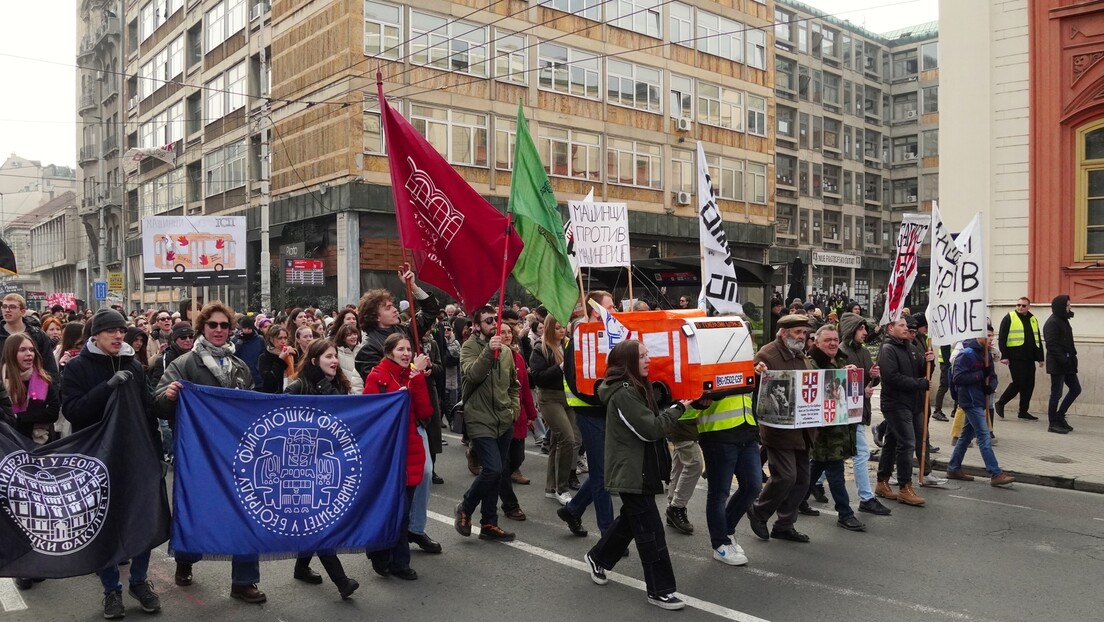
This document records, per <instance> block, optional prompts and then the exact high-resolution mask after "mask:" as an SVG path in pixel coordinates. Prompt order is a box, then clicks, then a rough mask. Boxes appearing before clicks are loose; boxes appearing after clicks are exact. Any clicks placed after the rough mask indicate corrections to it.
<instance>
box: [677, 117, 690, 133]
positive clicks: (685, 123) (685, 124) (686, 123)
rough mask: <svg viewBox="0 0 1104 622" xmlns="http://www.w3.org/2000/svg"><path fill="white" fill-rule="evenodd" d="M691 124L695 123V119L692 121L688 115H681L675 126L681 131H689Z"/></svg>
mask: <svg viewBox="0 0 1104 622" xmlns="http://www.w3.org/2000/svg"><path fill="white" fill-rule="evenodd" d="M691 124H693V121H691V120H690V119H688V118H686V117H679V118H678V119H677V120H676V121H675V127H676V128H677V129H678V131H680V132H689V131H690V126H691Z"/></svg>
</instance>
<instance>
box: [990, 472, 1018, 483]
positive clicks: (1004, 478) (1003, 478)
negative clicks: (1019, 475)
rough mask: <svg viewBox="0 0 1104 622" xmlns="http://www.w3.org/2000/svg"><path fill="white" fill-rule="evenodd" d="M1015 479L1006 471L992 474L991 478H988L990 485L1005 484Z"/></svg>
mask: <svg viewBox="0 0 1104 622" xmlns="http://www.w3.org/2000/svg"><path fill="white" fill-rule="evenodd" d="M1014 481H1016V478H1015V477H1012V476H1011V475H1009V474H1008V473H1001V474H1000V475H995V476H993V479H991V480H989V485H990V486H1007V485H1009V484H1011V483H1012V482H1014Z"/></svg>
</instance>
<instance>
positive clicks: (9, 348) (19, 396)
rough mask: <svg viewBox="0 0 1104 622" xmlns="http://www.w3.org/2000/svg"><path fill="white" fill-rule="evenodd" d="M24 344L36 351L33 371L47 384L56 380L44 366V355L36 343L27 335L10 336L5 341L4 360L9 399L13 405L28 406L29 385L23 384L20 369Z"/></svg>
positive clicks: (32, 366) (16, 334)
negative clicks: (20, 356)
mask: <svg viewBox="0 0 1104 622" xmlns="http://www.w3.org/2000/svg"><path fill="white" fill-rule="evenodd" d="M23 342H27V343H29V344H31V347H32V349H33V350H34V353H35V355H34V362H33V363H31V369H32V370H34V371H35V372H37V373H38V375H39V376H40V377H41V378H42V379H43V380H44V381H46V384H51V383H52V382H53V381H54V379H53V378H52V377H50V374H49V373H48V372H47V371H46V368H44V367H43V366H42V353H41V352H39V351H38V348H37V347H35V342H34V340H33V339H31V337H30V335H28V334H27V333H15V334H13V335H10V336H8V338H7V340H6V341H4V350H3V359H2V364H3V366H4V368H5V370H6V374H5V375H6V376H7V386H6V387H5V388H6V389H7V390H8V397H10V398H11V403H12V404H17V405H18V404H26V403H27V385H26V384H23V378H22V373H23V370H21V369H19V358H18V357H19V348H20V347H22V346H23Z"/></svg>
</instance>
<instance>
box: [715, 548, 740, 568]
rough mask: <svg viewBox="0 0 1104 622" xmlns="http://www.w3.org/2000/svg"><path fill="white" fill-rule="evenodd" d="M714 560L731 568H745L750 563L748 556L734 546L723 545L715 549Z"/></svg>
mask: <svg viewBox="0 0 1104 622" xmlns="http://www.w3.org/2000/svg"><path fill="white" fill-rule="evenodd" d="M713 559H715V560H717V561H719V562H721V563H722V564H728V565H729V566H745V565H747V563H748V558H747V555H744V553H743V551H740V550H737V548H736V546H735V545H733V544H722V545H721V546H718V547H717V548H715V549H713Z"/></svg>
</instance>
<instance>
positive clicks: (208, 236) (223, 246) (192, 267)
mask: <svg viewBox="0 0 1104 622" xmlns="http://www.w3.org/2000/svg"><path fill="white" fill-rule="evenodd" d="M153 247H154V255H153V265H154V266H156V267H157V268H158V269H161V270H170V269H171V270H173V271H174V272H178V273H184V272H196V271H202V272H222V271H223V270H225V269H226V268H227V266H230V267H231V268H233V266H235V265H237V259H236V257H235V254H236V253H237V247H238V243H237V242H235V241H234V239H233V238H230V237H228V236H227V235H226V234H214V233H189V234H181V235H177V236H176V237H172V236H168V235H156V236H154V243H153Z"/></svg>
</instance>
